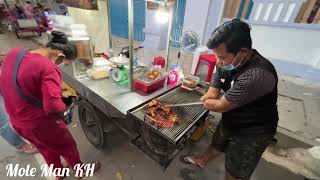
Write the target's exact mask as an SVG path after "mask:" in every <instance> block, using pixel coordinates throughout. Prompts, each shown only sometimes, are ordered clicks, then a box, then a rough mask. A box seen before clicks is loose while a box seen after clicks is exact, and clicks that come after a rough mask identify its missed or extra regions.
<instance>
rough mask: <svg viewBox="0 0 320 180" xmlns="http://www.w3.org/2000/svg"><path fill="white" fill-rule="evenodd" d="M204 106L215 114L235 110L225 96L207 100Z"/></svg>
mask: <svg viewBox="0 0 320 180" xmlns="http://www.w3.org/2000/svg"><path fill="white" fill-rule="evenodd" d="M203 106H204V107H205V108H206V109H208V110H209V111H214V112H227V111H230V110H231V109H232V108H233V106H232V104H231V102H230V101H229V100H228V99H226V98H225V97H224V96H223V97H222V98H220V99H207V100H205V101H204V104H203Z"/></svg>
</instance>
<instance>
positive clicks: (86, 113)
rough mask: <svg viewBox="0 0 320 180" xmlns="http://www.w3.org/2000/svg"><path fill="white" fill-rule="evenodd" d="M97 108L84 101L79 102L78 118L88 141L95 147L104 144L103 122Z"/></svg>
mask: <svg viewBox="0 0 320 180" xmlns="http://www.w3.org/2000/svg"><path fill="white" fill-rule="evenodd" d="M98 111H99V110H98V109H96V108H95V107H94V106H93V105H92V104H90V103H88V102H86V101H84V100H83V101H80V102H79V120H80V123H81V126H82V129H83V131H84V133H85V135H86V137H87V139H88V140H89V142H90V143H91V144H92V145H94V146H95V147H97V148H102V147H103V146H104V131H103V123H102V121H101V119H100V118H99V115H98V114H99V112H98Z"/></svg>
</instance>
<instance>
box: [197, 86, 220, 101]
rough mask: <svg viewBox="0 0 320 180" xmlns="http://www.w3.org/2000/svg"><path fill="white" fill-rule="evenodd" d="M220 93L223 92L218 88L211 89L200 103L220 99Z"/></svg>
mask: <svg viewBox="0 0 320 180" xmlns="http://www.w3.org/2000/svg"><path fill="white" fill-rule="evenodd" d="M220 91H221V90H220V89H218V88H216V87H210V88H209V90H208V91H207V92H206V94H204V95H203V96H202V97H201V98H200V101H202V102H204V101H205V100H207V99H219V97H220Z"/></svg>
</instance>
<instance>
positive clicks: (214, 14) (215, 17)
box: [202, 0, 224, 45]
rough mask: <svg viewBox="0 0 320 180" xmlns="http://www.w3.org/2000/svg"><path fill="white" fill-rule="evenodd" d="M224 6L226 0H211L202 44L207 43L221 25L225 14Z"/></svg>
mask: <svg viewBox="0 0 320 180" xmlns="http://www.w3.org/2000/svg"><path fill="white" fill-rule="evenodd" d="M223 6H224V0H211V3H210V6H209V10H208V18H207V23H206V27H205V32H204V36H203V41H202V44H204V45H205V44H206V43H207V41H208V40H209V38H210V37H211V33H212V32H213V30H214V29H215V28H217V27H218V26H219V25H220V24H221V22H220V20H221V19H220V18H221V15H222V13H223Z"/></svg>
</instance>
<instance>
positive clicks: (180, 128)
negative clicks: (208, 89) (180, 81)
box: [131, 87, 207, 143]
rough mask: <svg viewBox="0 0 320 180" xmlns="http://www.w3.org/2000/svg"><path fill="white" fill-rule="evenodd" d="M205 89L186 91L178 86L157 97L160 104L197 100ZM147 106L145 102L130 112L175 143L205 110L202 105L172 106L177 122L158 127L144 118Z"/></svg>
mask: <svg viewBox="0 0 320 180" xmlns="http://www.w3.org/2000/svg"><path fill="white" fill-rule="evenodd" d="M204 91H205V90H203V89H202V90H200V91H186V90H184V89H182V88H181V87H178V88H176V89H174V90H172V91H169V92H168V93H166V94H164V95H162V96H160V97H158V99H159V100H160V101H161V103H162V104H180V103H189V102H197V101H199V100H200V97H201V96H202V95H203V93H204ZM147 108H148V103H145V104H144V105H143V106H141V107H140V108H138V109H136V110H134V111H133V112H131V113H132V115H133V116H135V117H136V118H137V119H139V120H141V121H143V122H145V123H147V124H148V125H149V126H151V127H152V128H153V129H154V130H156V132H158V133H160V134H161V135H162V136H164V137H165V138H167V139H169V140H171V141H172V142H174V143H176V142H177V141H178V140H179V139H180V138H181V137H182V136H183V135H184V134H185V133H186V132H187V131H188V130H189V129H190V128H191V127H193V125H194V124H195V123H196V122H197V121H198V120H199V119H200V118H201V117H202V116H203V115H204V114H205V113H206V112H207V110H206V109H205V108H203V106H184V107H172V108H173V111H174V112H175V113H176V114H177V115H178V117H179V123H178V124H177V125H175V126H174V127H173V128H164V127H159V126H157V125H156V124H152V123H150V122H149V121H148V120H146V119H145V118H146V117H147V116H146V112H147Z"/></svg>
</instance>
